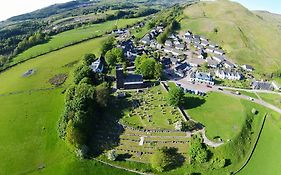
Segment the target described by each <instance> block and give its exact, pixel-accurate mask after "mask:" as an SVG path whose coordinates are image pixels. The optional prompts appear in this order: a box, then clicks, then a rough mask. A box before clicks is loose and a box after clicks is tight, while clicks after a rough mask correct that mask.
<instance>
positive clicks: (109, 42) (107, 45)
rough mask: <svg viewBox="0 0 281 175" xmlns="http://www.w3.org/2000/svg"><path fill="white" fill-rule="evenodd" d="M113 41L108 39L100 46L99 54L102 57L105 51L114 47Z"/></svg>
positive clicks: (111, 38)
mask: <svg viewBox="0 0 281 175" xmlns="http://www.w3.org/2000/svg"><path fill="white" fill-rule="evenodd" d="M114 41H115V39H114V38H113V37H110V38H108V39H107V40H106V41H105V42H104V43H103V44H102V46H101V53H102V55H104V54H105V53H106V52H107V51H109V50H111V49H112V48H113V46H114Z"/></svg>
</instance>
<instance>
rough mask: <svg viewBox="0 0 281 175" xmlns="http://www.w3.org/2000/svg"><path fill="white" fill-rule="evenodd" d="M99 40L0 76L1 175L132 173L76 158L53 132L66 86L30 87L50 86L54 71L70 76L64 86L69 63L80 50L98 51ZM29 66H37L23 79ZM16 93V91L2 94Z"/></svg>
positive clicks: (46, 57)
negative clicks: (32, 72) (33, 71)
mask: <svg viewBox="0 0 281 175" xmlns="http://www.w3.org/2000/svg"><path fill="white" fill-rule="evenodd" d="M103 40H104V38H98V39H94V40H90V41H88V42H84V43H81V44H79V45H75V46H72V47H68V48H66V49H62V50H60V51H57V52H53V53H50V54H47V55H45V56H42V57H39V58H37V59H34V60H30V61H27V62H25V63H23V64H20V65H18V66H16V67H13V68H11V69H10V70H7V71H5V72H3V73H1V74H0V84H1V88H0V89H1V90H0V94H1V95H0V104H1V105H0V110H1V113H0V139H1V144H0V162H2V163H1V164H0V174H38V173H42V174H89V173H92V174H104V175H108V174H112V175H113V174H114V175H115V174H118V175H121V174H122V175H123V174H131V173H127V172H125V171H121V170H118V169H112V168H111V167H108V166H104V165H101V164H99V163H97V162H95V161H91V160H87V161H80V160H78V159H76V158H75V157H74V156H73V154H72V153H70V152H69V151H68V149H67V147H66V145H65V143H64V142H63V141H62V140H61V139H59V138H58V135H57V131H56V126H57V121H58V119H59V116H60V115H61V112H62V110H63V109H64V100H63V99H64V95H63V93H62V91H63V90H64V89H65V88H64V87H63V88H57V89H53V90H44V89H43V90H40V91H34V89H38V88H40V89H41V88H49V87H52V85H51V84H50V83H49V82H48V80H49V79H50V78H51V77H53V76H54V75H56V74H58V73H66V74H68V75H69V78H68V80H67V82H66V83H65V84H64V86H67V84H68V82H70V81H71V79H72V76H71V73H70V72H71V70H72V69H73V68H74V67H73V66H70V65H71V64H68V63H73V61H76V60H80V59H81V58H82V56H83V55H84V54H85V53H89V52H93V53H96V54H99V48H100V43H101V42H102V41H103ZM66 65H68V66H66ZM31 68H35V69H36V72H35V74H33V75H31V76H29V77H22V74H23V73H24V72H25V71H26V70H28V69H31ZM15 91H16V92H19V93H18V94H7V93H8V92H15ZM3 93H4V95H3ZM40 167H41V168H42V167H44V168H43V169H41V170H40Z"/></svg>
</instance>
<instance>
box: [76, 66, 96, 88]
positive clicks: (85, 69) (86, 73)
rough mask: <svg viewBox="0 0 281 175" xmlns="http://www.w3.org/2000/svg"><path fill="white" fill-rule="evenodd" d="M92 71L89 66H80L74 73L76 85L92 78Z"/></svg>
mask: <svg viewBox="0 0 281 175" xmlns="http://www.w3.org/2000/svg"><path fill="white" fill-rule="evenodd" d="M91 74H92V70H91V68H90V67H89V66H83V65H82V66H79V67H77V69H76V70H75V71H74V83H75V84H78V83H79V82H80V81H81V80H82V79H83V78H85V77H91Z"/></svg>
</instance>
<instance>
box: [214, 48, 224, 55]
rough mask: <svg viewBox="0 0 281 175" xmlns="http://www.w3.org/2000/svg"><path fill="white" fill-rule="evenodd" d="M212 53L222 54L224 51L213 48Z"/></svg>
mask: <svg viewBox="0 0 281 175" xmlns="http://www.w3.org/2000/svg"><path fill="white" fill-rule="evenodd" d="M214 53H215V54H218V55H224V51H223V50H221V49H215V50H214Z"/></svg>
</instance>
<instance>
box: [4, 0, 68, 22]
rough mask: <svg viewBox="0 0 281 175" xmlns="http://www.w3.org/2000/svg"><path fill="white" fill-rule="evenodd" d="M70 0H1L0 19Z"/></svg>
mask: <svg viewBox="0 0 281 175" xmlns="http://www.w3.org/2000/svg"><path fill="white" fill-rule="evenodd" d="M67 1H70V0H0V2H1V5H0V21H2V20H5V19H7V18H10V17H12V16H16V15H20V14H24V13H28V12H32V11H34V10H37V9H40V8H43V7H47V6H49V5H52V4H55V3H63V2H67Z"/></svg>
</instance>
